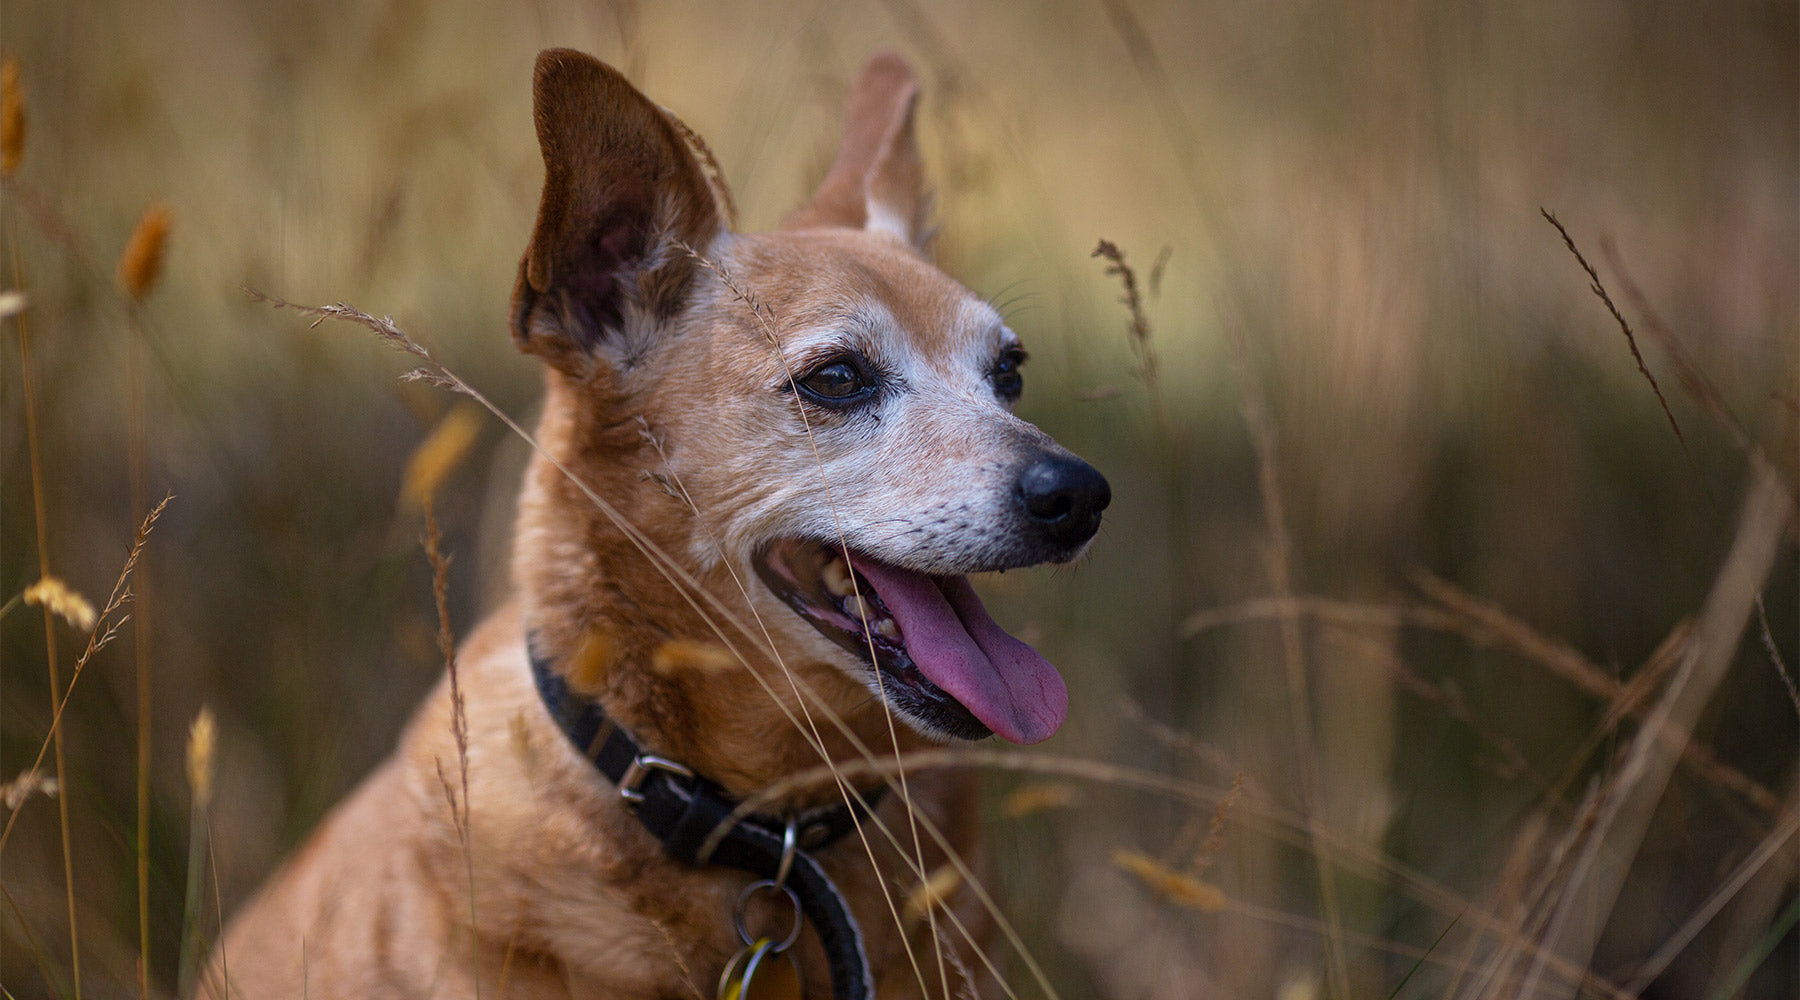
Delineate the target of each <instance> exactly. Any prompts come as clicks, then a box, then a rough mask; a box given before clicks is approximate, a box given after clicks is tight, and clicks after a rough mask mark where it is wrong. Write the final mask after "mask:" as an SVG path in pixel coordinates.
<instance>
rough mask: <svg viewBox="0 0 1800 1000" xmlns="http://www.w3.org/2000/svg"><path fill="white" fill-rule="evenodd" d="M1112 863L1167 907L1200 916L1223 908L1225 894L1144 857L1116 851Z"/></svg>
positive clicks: (1216, 887)
mask: <svg viewBox="0 0 1800 1000" xmlns="http://www.w3.org/2000/svg"><path fill="white" fill-rule="evenodd" d="M1112 861H1113V865H1114V866H1115V867H1117V868H1119V869H1121V870H1123V871H1126V872H1129V873H1131V874H1132V875H1134V876H1136V877H1137V880H1138V881H1139V882H1142V883H1143V884H1144V887H1145V888H1147V889H1149V890H1150V891H1151V892H1154V893H1156V894H1157V895H1158V896H1161V897H1163V898H1164V899H1167V900H1168V901H1169V902H1171V903H1175V904H1177V905H1179V906H1186V907H1190V908H1192V909H1196V910H1199V911H1200V912H1202V913H1217V912H1219V911H1220V910H1223V909H1224V908H1225V904H1226V902H1227V900H1226V898H1225V893H1224V892H1223V891H1221V890H1220V889H1219V887H1218V886H1216V885H1213V884H1212V883H1210V882H1203V881H1201V880H1200V879H1198V878H1195V877H1194V876H1192V875H1189V874H1187V873H1186V872H1178V871H1175V870H1174V869H1172V868H1170V867H1169V866H1168V865H1165V864H1163V863H1162V862H1160V861H1158V860H1156V859H1155V858H1152V857H1150V856H1148V855H1144V854H1139V853H1138V852H1136V851H1127V850H1125V849H1123V848H1120V849H1119V850H1116V851H1114V852H1113V856H1112Z"/></svg>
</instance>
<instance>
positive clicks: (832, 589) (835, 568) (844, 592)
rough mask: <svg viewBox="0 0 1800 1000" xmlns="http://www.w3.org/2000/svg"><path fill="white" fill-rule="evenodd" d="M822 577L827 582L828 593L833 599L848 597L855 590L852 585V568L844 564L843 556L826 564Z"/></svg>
mask: <svg viewBox="0 0 1800 1000" xmlns="http://www.w3.org/2000/svg"><path fill="white" fill-rule="evenodd" d="M820 576H821V577H823V578H824V580H825V589H826V591H828V592H829V593H830V594H831V596H833V597H848V596H850V592H851V591H852V590H853V589H855V588H853V587H851V585H850V567H849V566H848V565H847V564H846V563H845V562H844V558H843V557H842V556H839V557H838V558H836V559H833V560H832V561H830V562H828V563H826V564H825V570H824V572H822V573H821V574H820Z"/></svg>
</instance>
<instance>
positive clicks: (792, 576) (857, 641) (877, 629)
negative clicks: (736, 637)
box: [756, 540, 1069, 743]
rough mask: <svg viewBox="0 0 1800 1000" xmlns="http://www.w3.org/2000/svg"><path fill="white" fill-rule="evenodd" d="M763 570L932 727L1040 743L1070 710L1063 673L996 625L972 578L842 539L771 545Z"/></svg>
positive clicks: (891, 695)
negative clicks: (927, 569) (893, 561)
mask: <svg viewBox="0 0 1800 1000" xmlns="http://www.w3.org/2000/svg"><path fill="white" fill-rule="evenodd" d="M756 569H757V572H758V574H760V575H761V576H762V579H763V582H764V583H766V584H768V586H769V589H770V590H772V591H774V592H775V594H776V596H778V597H780V598H781V599H782V600H784V601H786V602H787V603H788V606H789V607H792V608H793V609H794V611H795V612H796V613H797V614H799V615H800V617H802V618H804V619H806V620H807V621H808V622H810V623H811V624H812V626H813V627H814V628H816V629H818V630H819V632H820V633H822V634H823V635H824V636H825V637H826V638H828V639H830V640H831V641H833V642H835V643H837V644H838V645H839V646H842V647H843V648H845V649H847V650H849V651H850V652H851V653H852V654H854V655H855V656H857V657H858V658H859V659H861V660H862V661H863V662H865V663H868V664H869V665H870V667H871V669H873V670H877V671H879V672H880V676H879V677H878V678H876V679H877V680H878V681H879V682H880V687H881V690H882V692H883V693H884V694H885V695H886V696H887V699H888V701H889V703H890V704H892V705H894V706H895V707H896V708H899V709H900V710H901V711H903V712H904V713H905V714H907V715H908V716H910V717H911V718H912V719H913V720H914V721H915V722H917V723H918V724H920V725H921V726H922V727H923V728H925V729H928V730H932V731H935V732H937V733H940V734H942V735H945V736H952V737H956V738H958V739H965V740H976V739H981V738H982V737H984V736H987V735H988V734H989V733H997V734H999V735H1000V736H1002V737H1004V738H1006V739H1008V740H1011V741H1012V742H1014V743H1036V742H1038V741H1039V740H1043V739H1047V738H1049V736H1050V734H1052V733H1054V732H1056V730H1057V728H1058V727H1059V726H1061V725H1062V722H1063V718H1064V717H1065V716H1066V715H1067V714H1068V710H1069V691H1068V688H1067V687H1066V686H1065V685H1064V684H1063V679H1062V675H1061V674H1058V673H1057V672H1056V668H1055V667H1053V666H1051V665H1050V664H1049V662H1048V661H1046V660H1045V659H1044V658H1043V657H1042V656H1039V655H1038V654H1037V651H1036V650H1034V649H1032V648H1031V647H1030V646H1028V645H1026V644H1025V643H1023V642H1021V641H1020V640H1018V639H1016V638H1014V637H1013V636H1011V635H1008V634H1007V633H1006V631H1005V630H1004V629H1002V628H1001V627H1000V626H999V625H997V624H995V623H994V620H993V619H992V618H990V617H989V616H988V613H987V609H986V608H984V607H982V606H981V599H980V598H978V597H976V596H975V591H974V589H973V588H971V587H970V586H969V581H968V580H967V579H966V578H964V577H961V576H933V575H928V574H925V573H918V572H915V571H913V570H909V569H902V568H900V567H898V566H894V565H890V564H888V563H883V562H881V561H880V560H877V559H874V558H871V557H869V556H865V555H863V554H861V553H858V552H855V551H852V552H851V553H850V558H849V560H848V561H847V562H846V560H845V558H844V550H843V549H840V548H838V547H837V546H835V545H829V546H828V545H826V544H824V543H822V542H815V541H800V540H787V541H780V542H776V543H775V544H773V545H771V546H769V547H768V548H767V549H765V550H764V551H763V552H762V553H761V555H759V556H758V558H757V560H756ZM871 654H872V658H871Z"/></svg>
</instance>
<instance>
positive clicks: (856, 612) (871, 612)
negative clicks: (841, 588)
mask: <svg viewBox="0 0 1800 1000" xmlns="http://www.w3.org/2000/svg"><path fill="white" fill-rule="evenodd" d="M844 613H845V614H847V615H849V616H850V617H851V618H854V619H856V620H857V621H868V622H872V621H874V620H875V606H874V605H872V604H870V603H869V602H868V601H867V600H866V599H864V598H863V596H862V595H860V594H851V595H850V596H849V597H846V598H844Z"/></svg>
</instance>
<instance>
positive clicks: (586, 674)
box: [565, 628, 619, 697]
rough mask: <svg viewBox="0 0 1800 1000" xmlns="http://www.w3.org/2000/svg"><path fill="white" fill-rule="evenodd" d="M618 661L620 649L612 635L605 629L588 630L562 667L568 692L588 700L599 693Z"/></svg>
mask: <svg viewBox="0 0 1800 1000" xmlns="http://www.w3.org/2000/svg"><path fill="white" fill-rule="evenodd" d="M618 659H619V646H618V643H616V642H614V641H613V638H612V636H611V635H610V634H608V633H607V632H606V630H604V629H600V628H593V629H589V630H588V632H587V634H586V635H584V636H582V637H581V645H579V646H577V647H575V655H573V656H571V657H569V662H568V666H567V667H566V668H565V669H566V676H567V678H568V681H569V689H570V690H571V691H574V692H575V693H576V694H583V695H587V696H589V697H593V696H595V695H597V694H599V693H600V692H601V690H602V689H604V688H605V686H606V677H607V675H608V674H610V673H612V668H613V664H614V663H616V662H618Z"/></svg>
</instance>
